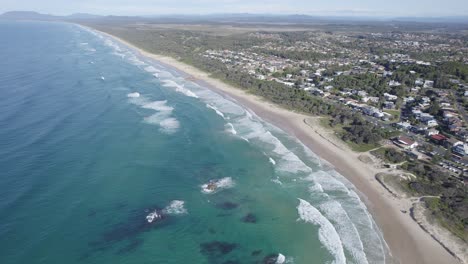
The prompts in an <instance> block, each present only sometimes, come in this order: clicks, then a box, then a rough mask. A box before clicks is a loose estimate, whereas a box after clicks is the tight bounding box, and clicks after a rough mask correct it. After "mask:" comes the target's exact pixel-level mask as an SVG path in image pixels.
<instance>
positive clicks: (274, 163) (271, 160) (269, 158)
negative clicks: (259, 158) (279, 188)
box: [268, 157, 276, 165]
mask: <svg viewBox="0 0 468 264" xmlns="http://www.w3.org/2000/svg"><path fill="white" fill-rule="evenodd" d="M268 161H270V163H271V164H273V165H276V161H275V160H274V159H272V158H271V157H268Z"/></svg>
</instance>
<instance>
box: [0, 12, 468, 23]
mask: <svg viewBox="0 0 468 264" xmlns="http://www.w3.org/2000/svg"><path fill="white" fill-rule="evenodd" d="M0 19H2V20H43V21H53V20H127V19H138V20H151V21H154V20H156V21H158V20H160V21H166V22H167V21H173V22H184V21H192V22H193V21H205V22H238V23H249V22H252V23H321V22H327V21H328V22H330V21H331V22H333V21H334V22H344V21H352V22H359V21H381V22H391V21H396V22H417V23H457V24H468V16H451V17H356V16H311V15H276V14H247V13H239V14H211V15H178V14H172V15H157V16H101V15H94V14H87V13H76V14H72V15H68V16H57V15H49V14H41V13H38V12H33V11H10V12H6V13H4V14H2V15H0Z"/></svg>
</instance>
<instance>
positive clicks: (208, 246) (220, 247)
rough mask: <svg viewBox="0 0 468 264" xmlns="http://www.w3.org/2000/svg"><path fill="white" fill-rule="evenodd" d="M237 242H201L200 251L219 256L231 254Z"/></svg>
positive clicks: (211, 255) (210, 255)
mask: <svg viewBox="0 0 468 264" xmlns="http://www.w3.org/2000/svg"><path fill="white" fill-rule="evenodd" d="M237 246H238V245H237V244H236V243H229V242H223V241H212V242H206V243H201V244H200V252H201V253H202V254H204V255H206V256H209V257H219V256H223V255H226V254H229V253H230V252H231V251H233V250H234V249H236V248H237Z"/></svg>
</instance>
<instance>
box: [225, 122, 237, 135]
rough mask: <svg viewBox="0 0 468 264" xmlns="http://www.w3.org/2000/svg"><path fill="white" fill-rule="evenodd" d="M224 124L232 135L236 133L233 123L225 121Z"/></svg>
mask: <svg viewBox="0 0 468 264" xmlns="http://www.w3.org/2000/svg"><path fill="white" fill-rule="evenodd" d="M226 126H227V127H228V131H229V132H230V133H231V134H233V135H237V131H236V129H235V128H234V125H233V124H232V123H227V124H226Z"/></svg>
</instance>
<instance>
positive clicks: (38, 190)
mask: <svg viewBox="0 0 468 264" xmlns="http://www.w3.org/2000/svg"><path fill="white" fill-rule="evenodd" d="M0 36H2V37H1V38H0V58H1V60H0V92H1V95H2V97H1V99H0V128H1V129H0V171H1V173H0V263H3V264H9V263H100V264H104V263H275V262H278V263H280V262H282V260H283V259H282V256H284V263H383V262H384V246H383V245H384V242H383V241H382V239H381V236H380V232H379V231H378V228H377V227H376V226H375V224H374V222H373V220H372V218H371V217H370V215H369V214H368V212H367V210H366V208H365V206H364V205H363V204H362V202H361V201H360V200H359V198H358V196H357V195H356V192H355V190H354V188H353V186H352V185H351V184H350V183H349V182H347V181H346V180H345V179H344V178H343V177H342V176H340V175H339V174H338V173H336V172H335V171H334V170H333V169H332V168H331V166H329V165H328V164H326V163H324V162H323V161H321V160H320V159H319V158H318V157H316V155H315V154H313V153H312V152H311V151H310V150H308V149H306V148H305V147H304V146H303V145H301V144H300V143H299V142H297V141H296V140H295V139H294V138H291V137H289V136H287V135H286V134H285V133H283V132H282V131H281V130H279V129H277V128H275V127H273V126H271V125H269V124H267V123H265V122H263V121H262V120H261V119H259V118H258V117H256V116H255V114H253V113H251V112H250V111H248V110H246V109H244V108H242V107H240V106H239V105H237V104H236V103H235V102H232V101H231V100H229V99H226V98H223V97H222V96H220V95H218V94H216V93H214V92H211V91H210V90H208V89H206V88H204V87H202V86H200V85H197V84H195V83H192V82H190V81H188V80H186V79H185V78H184V77H183V75H181V74H179V73H178V72H176V71H174V70H173V69H170V68H167V67H166V66H163V65H160V64H158V63H157V62H154V61H151V60H149V59H146V58H143V57H141V56H139V55H138V54H137V53H135V52H134V51H132V50H131V49H129V48H127V47H125V46H122V45H121V44H118V43H115V42H114V41H112V40H110V39H108V38H107V37H104V36H102V35H100V34H98V33H96V32H93V31H90V30H88V29H85V28H81V27H79V26H76V25H71V24H63V23H32V22H21V23H20V22H14V23H13V22H1V23H0ZM220 179H222V180H221V181H220V182H219V183H220V185H219V186H218V188H217V189H216V191H215V192H214V193H206V192H204V191H203V188H202V186H203V185H204V184H206V183H208V182H210V181H211V180H220ZM221 183H223V184H224V185H223V184H221ZM155 210H156V211H157V212H158V213H159V214H161V215H163V218H162V219H157V220H156V221H154V222H152V223H149V222H148V221H147V219H146V216H147V215H149V214H150V213H152V212H154V211H155ZM279 254H281V255H279ZM278 256H280V257H278ZM268 261H271V262H268Z"/></svg>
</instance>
